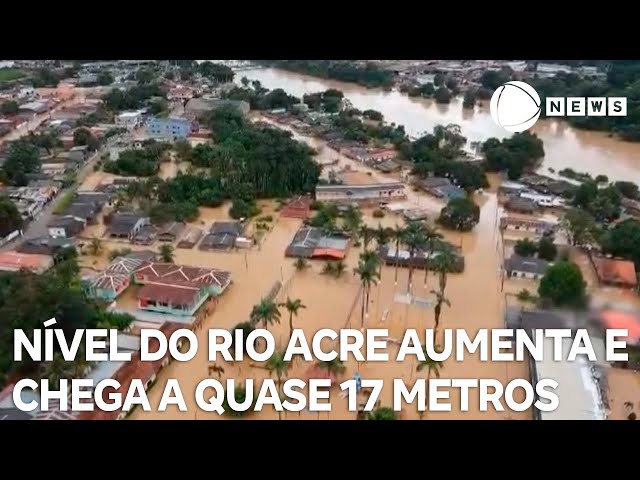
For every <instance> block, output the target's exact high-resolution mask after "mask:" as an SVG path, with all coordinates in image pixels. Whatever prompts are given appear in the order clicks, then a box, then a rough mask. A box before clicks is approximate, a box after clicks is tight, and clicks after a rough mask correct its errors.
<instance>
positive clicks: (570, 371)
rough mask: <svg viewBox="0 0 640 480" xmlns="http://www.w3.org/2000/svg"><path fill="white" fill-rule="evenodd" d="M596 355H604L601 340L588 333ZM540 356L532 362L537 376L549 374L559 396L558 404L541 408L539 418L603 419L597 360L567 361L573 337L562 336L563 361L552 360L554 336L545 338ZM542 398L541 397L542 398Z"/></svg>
mask: <svg viewBox="0 0 640 480" xmlns="http://www.w3.org/2000/svg"><path fill="white" fill-rule="evenodd" d="M590 339H591V342H592V343H593V347H594V350H595V352H596V356H597V357H599V356H601V355H603V349H604V347H603V345H602V343H603V342H602V341H601V340H600V342H598V339H596V338H593V337H590ZM544 342H545V343H544V354H543V360H542V361H540V362H535V367H536V374H537V377H538V378H537V379H534V380H536V381H537V380H542V379H545V378H550V379H553V380H555V381H556V382H558V388H556V390H555V392H556V394H557V395H558V397H559V399H560V404H559V406H558V408H557V409H556V410H555V411H553V412H540V418H541V419H542V420H606V418H607V415H606V411H605V407H604V405H603V401H602V397H601V393H600V388H599V387H598V384H597V382H596V380H595V376H594V373H593V368H594V367H596V365H597V364H598V362H590V361H589V360H588V359H586V358H580V357H578V358H576V361H574V362H568V361H566V358H567V355H568V353H569V349H570V348H571V344H572V339H570V338H565V339H563V346H562V350H563V358H564V360H563V361H560V362H555V361H554V360H553V338H550V337H547V338H545V339H544ZM541 401H543V402H544V400H541Z"/></svg>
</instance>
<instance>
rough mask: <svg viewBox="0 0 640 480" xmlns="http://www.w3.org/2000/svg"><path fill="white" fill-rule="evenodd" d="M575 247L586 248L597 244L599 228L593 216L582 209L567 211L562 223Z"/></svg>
mask: <svg viewBox="0 0 640 480" xmlns="http://www.w3.org/2000/svg"><path fill="white" fill-rule="evenodd" d="M560 225H561V228H562V230H563V231H564V232H565V234H566V235H567V238H568V240H569V243H571V245H573V246H578V247H586V246H589V245H594V244H596V243H597V236H598V234H597V226H596V222H595V219H594V218H593V216H592V215H591V214H590V213H589V212H586V211H584V210H582V209H580V208H571V209H569V210H567V212H566V213H565V214H564V217H563V218H562V221H561V223H560Z"/></svg>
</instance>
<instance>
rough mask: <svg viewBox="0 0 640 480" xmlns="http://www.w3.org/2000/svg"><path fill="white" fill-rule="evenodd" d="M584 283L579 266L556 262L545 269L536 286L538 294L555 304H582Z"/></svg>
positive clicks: (583, 300)
mask: <svg viewBox="0 0 640 480" xmlns="http://www.w3.org/2000/svg"><path fill="white" fill-rule="evenodd" d="M585 287H586V285H585V282H584V279H583V278H582V272H581V271H580V268H579V267H578V266H577V265H576V264H574V263H570V262H566V261H563V262H558V263H556V264H554V265H552V266H550V267H549V268H548V269H547V272H546V273H545V275H544V277H542V280H541V281H540V285H539V287H538V295H539V296H540V298H542V299H543V300H546V301H549V302H550V303H552V304H553V305H556V306H582V305H584V302H585V299H586V288H585Z"/></svg>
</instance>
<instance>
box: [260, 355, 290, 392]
mask: <svg viewBox="0 0 640 480" xmlns="http://www.w3.org/2000/svg"><path fill="white" fill-rule="evenodd" d="M285 353H286V351H285V350H277V351H275V352H273V355H271V357H269V360H267V363H266V364H265V367H266V369H267V370H268V371H269V376H271V375H272V374H275V376H276V384H277V385H282V380H283V379H284V378H285V377H286V374H287V372H288V371H289V369H290V368H291V362H290V361H289V360H285V359H284V355H285Z"/></svg>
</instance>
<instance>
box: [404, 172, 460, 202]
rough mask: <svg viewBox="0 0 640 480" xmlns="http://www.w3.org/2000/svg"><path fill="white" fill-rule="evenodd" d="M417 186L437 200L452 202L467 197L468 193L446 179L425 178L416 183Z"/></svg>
mask: <svg viewBox="0 0 640 480" xmlns="http://www.w3.org/2000/svg"><path fill="white" fill-rule="evenodd" d="M414 184H415V186H417V187H418V188H420V189H422V190H424V191H425V192H427V193H428V194H430V195H433V196H434V197H436V198H443V199H445V200H451V199H454V198H463V197H466V195H467V194H466V192H465V191H464V190H463V189H461V188H460V187H458V186H456V185H454V184H453V183H452V182H451V180H449V179H448V178H445V177H425V178H420V179H417V180H415V181H414Z"/></svg>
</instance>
